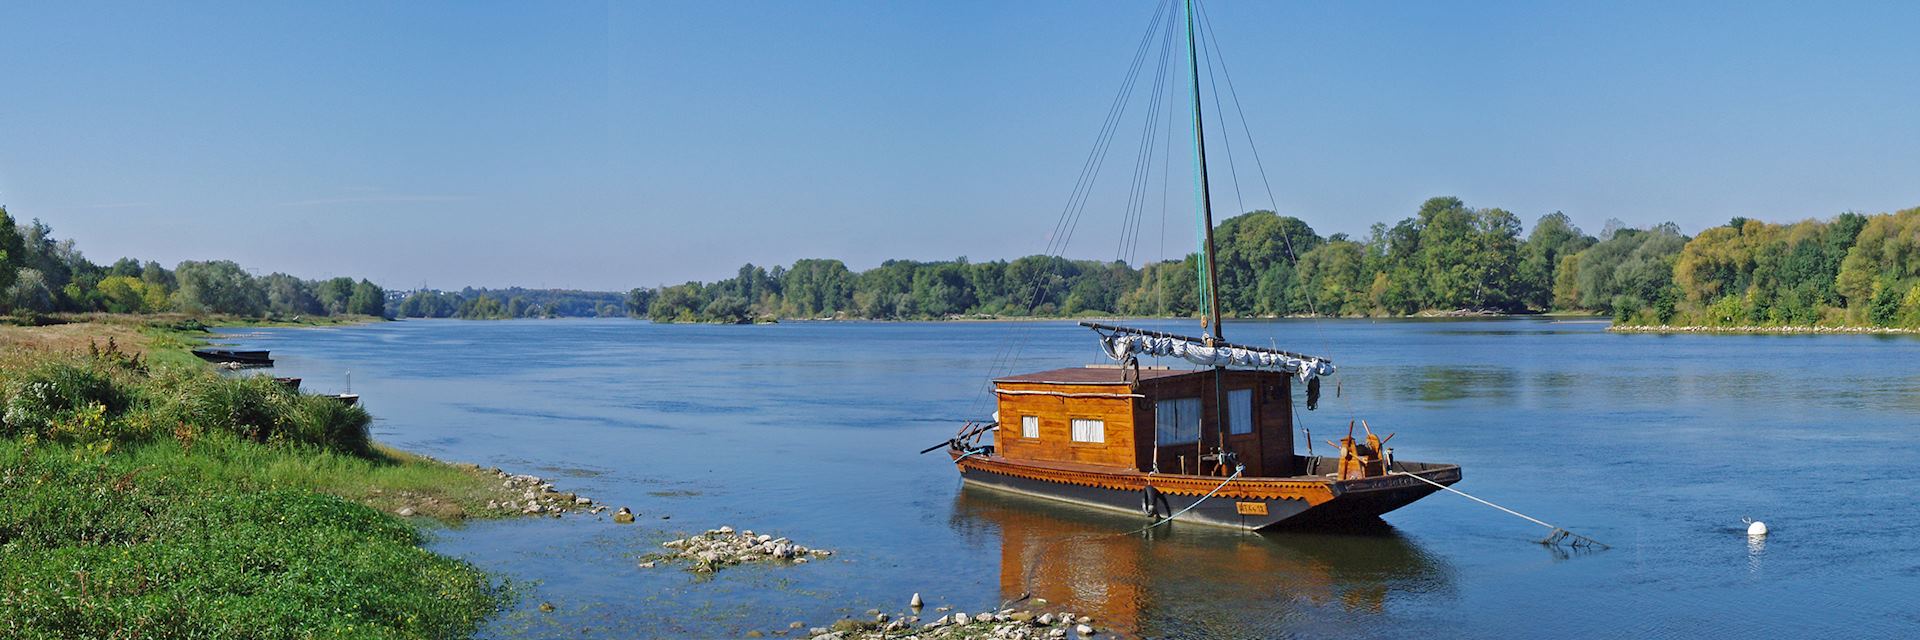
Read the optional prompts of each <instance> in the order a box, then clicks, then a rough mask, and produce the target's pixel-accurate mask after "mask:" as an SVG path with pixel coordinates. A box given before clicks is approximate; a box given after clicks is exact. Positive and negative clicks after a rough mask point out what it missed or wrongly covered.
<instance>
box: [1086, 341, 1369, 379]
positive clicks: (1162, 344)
mask: <svg viewBox="0 0 1920 640" xmlns="http://www.w3.org/2000/svg"><path fill="white" fill-rule="evenodd" d="M1100 345H1101V347H1102V348H1104V349H1106V352H1107V356H1109V357H1111V358H1113V359H1114V360H1117V361H1120V362H1126V360H1127V357H1128V356H1137V355H1148V356H1173V357H1176V358H1181V359H1184V360H1186V361H1187V362H1191V363H1194V364H1197V365H1202V366H1208V367H1251V368H1255V369H1271V370H1275V371H1284V372H1287V373H1291V374H1294V375H1296V376H1299V377H1300V379H1301V380H1305V379H1307V378H1311V377H1313V376H1325V375H1332V374H1333V363H1331V362H1327V361H1324V360H1320V359H1318V358H1312V357H1306V358H1302V357H1295V356H1291V355H1287V354H1284V353H1273V352H1269V351H1253V350H1250V349H1241V348H1237V347H1209V346H1206V345H1203V344H1198V343H1194V342H1190V341H1187V340H1179V339H1175V338H1162V337H1155V336H1142V335H1125V334H1115V335H1109V336H1106V337H1105V338H1104V339H1102V340H1101V343H1100Z"/></svg>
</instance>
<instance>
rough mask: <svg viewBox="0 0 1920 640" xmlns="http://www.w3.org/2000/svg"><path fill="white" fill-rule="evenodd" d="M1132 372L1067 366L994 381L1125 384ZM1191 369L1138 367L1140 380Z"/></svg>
mask: <svg viewBox="0 0 1920 640" xmlns="http://www.w3.org/2000/svg"><path fill="white" fill-rule="evenodd" d="M1132 373H1133V371H1132V370H1131V369H1121V368H1119V367H1068V368H1065V369H1054V370H1051V371H1038V372H1034V373H1022V374H1020V375H1016V376H1007V377H1004V378H997V379H995V380H994V382H1025V383H1028V384H1126V383H1127V382H1129V379H1128V377H1129V376H1130V375H1131V374H1132ZM1189 373H1193V371H1190V370H1186V369H1148V368H1145V367H1142V368H1141V369H1140V379H1141V380H1153V379H1156V378H1169V377H1173V376H1184V375H1187V374H1189Z"/></svg>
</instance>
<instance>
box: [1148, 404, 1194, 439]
mask: <svg viewBox="0 0 1920 640" xmlns="http://www.w3.org/2000/svg"><path fill="white" fill-rule="evenodd" d="M1153 440H1154V442H1156V443H1158V444H1180V443H1183V442H1199V441H1200V399H1199V398H1174V399H1171V400H1161V401H1159V402H1155V403H1153Z"/></svg>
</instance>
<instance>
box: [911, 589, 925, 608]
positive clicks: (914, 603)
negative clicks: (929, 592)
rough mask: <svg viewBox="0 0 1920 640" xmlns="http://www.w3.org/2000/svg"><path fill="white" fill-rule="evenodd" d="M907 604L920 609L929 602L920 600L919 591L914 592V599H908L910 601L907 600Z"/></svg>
mask: <svg viewBox="0 0 1920 640" xmlns="http://www.w3.org/2000/svg"><path fill="white" fill-rule="evenodd" d="M907 606H909V607H913V608H915V609H918V608H920V607H924V606H927V603H925V602H922V601H921V600H920V594H919V593H914V594H913V599H912V600H908V601H907Z"/></svg>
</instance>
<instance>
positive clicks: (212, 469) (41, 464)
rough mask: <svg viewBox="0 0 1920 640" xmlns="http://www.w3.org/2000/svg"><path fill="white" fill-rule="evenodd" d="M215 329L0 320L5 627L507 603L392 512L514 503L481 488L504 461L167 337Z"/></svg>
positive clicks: (47, 633) (372, 615)
mask: <svg viewBox="0 0 1920 640" xmlns="http://www.w3.org/2000/svg"><path fill="white" fill-rule="evenodd" d="M205 335H206V334H205V333H204V332H199V331H194V330H192V329H191V328H167V327H155V326H150V325H149V326H140V325H137V324H130V323H129V324H116V323H111V322H94V323H84V324H64V325H56V326H42V327H18V326H14V327H0V400H3V402H0V405H3V407H4V410H3V411H0V576H5V580H0V636H4V637H116V636H122V635H128V634H132V636H144V637H262V636H266V637H356V638H437V637H457V636H463V635H467V634H469V633H470V632H471V631H472V629H473V628H474V627H475V625H476V624H477V623H478V621H479V620H481V619H482V618H484V617H485V616H486V615H487V614H488V613H490V612H492V611H494V610H495V609H496V608H497V606H498V605H499V604H500V602H501V600H502V598H503V597H504V593H503V591H502V590H501V589H499V588H498V587H497V586H496V585H494V584H493V583H492V582H491V581H490V580H489V579H488V578H487V576H485V575H483V574H482V573H481V572H480V571H478V570H477V569H475V568H473V567H472V566H470V565H468V564H466V563H464V562H461V561H459V560H455V559H451V558H445V557H441V556H437V555H435V554H432V553H429V552H427V551H426V550H424V549H421V548H420V547H419V542H420V534H419V531H418V530H417V529H416V527H415V525H414V524H413V523H411V522H409V521H408V520H406V519H403V518H400V517H397V516H396V515H393V514H395V513H407V514H418V515H420V516H430V517H436V518H439V519H442V520H447V521H452V520H458V519H461V518H465V517H469V516H470V515H472V516H498V515H505V514H506V512H504V511H501V510H497V509H488V508H487V507H486V503H487V502H488V501H491V500H500V501H506V500H510V499H513V498H517V497H519V496H517V495H508V490H507V489H506V488H505V487H504V486H503V483H502V482H501V480H500V479H499V477H498V476H497V475H496V474H495V473H494V472H491V471H489V470H482V469H478V468H474V467H468V466H462V465H450V464H446V463H441V462H438V461H433V460H430V459H426V458H421V457H418V456H411V455H407V454H403V453H399V452H396V451H393V450H390V449H387V448H385V447H381V446H379V445H378V444H375V443H373V442H372V441H371V440H370V439H369V438H368V436H367V425H368V423H369V422H370V420H371V418H370V416H368V415H367V413H366V412H365V411H364V410H362V409H360V408H358V407H350V406H347V405H345V404H343V403H340V402H338V401H335V400H332V399H329V398H325V397H320V396H308V395H302V394H299V393H296V392H293V391H291V390H288V389H286V388H285V387H283V386H281V385H279V384H277V383H275V382H273V381H272V380H271V379H270V378H265V377H245V378H228V377H222V376H218V375H215V374H214V373H213V372H212V371H211V370H210V369H209V368H207V367H205V366H203V365H200V364H199V363H197V362H192V363H188V362H175V360H178V358H175V357H169V356H167V355H165V354H169V353H173V354H176V355H178V354H184V349H185V348H186V347H189V346H191V345H192V344H193V343H195V342H196V341H199V340H203V339H204V337H205ZM109 341H110V343H111V344H112V347H108V346H107V345H108V344H109ZM187 358H188V359H189V360H190V359H191V357H190V356H187ZM516 491H517V490H516Z"/></svg>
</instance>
